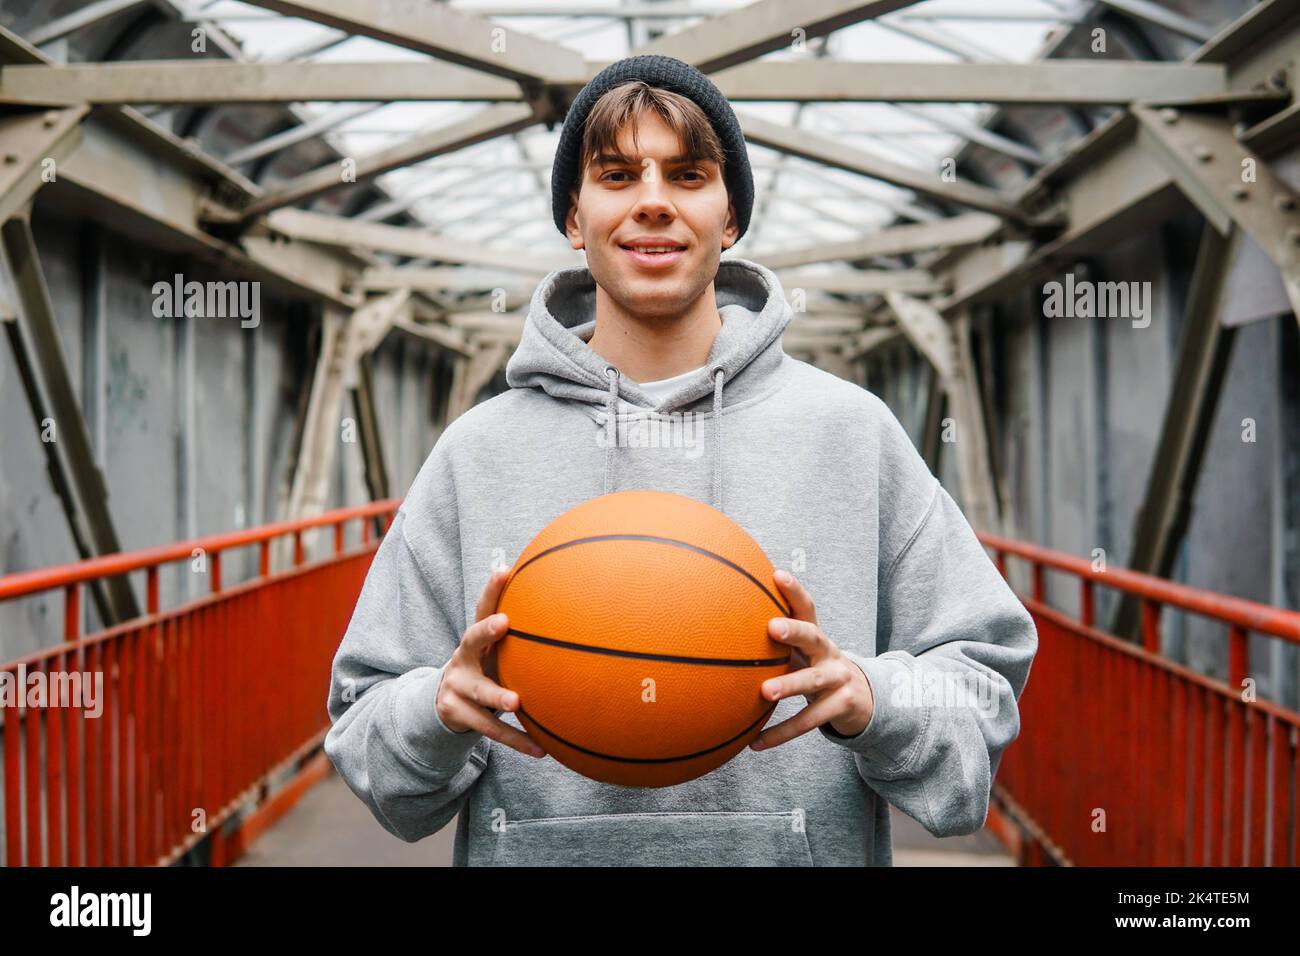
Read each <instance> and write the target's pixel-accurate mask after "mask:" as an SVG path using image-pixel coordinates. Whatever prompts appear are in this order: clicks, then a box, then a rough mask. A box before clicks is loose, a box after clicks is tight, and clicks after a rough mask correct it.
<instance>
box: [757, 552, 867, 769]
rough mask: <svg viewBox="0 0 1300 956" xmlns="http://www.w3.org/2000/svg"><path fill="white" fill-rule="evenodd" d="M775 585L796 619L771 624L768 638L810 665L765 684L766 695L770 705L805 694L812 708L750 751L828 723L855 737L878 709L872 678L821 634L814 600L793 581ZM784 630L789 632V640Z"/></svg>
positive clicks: (780, 575) (781, 578)
mask: <svg viewBox="0 0 1300 956" xmlns="http://www.w3.org/2000/svg"><path fill="white" fill-rule="evenodd" d="M776 583H777V585H778V586H779V587H780V588H781V592H782V593H783V594H784V595H785V597H786V599H787V601H788V602H789V604H790V609H791V611H792V612H793V614H794V616H793V617H774V618H772V620H771V621H769V622H768V633H769V634H771V635H772V638H773V640H776V641H780V642H781V643H782V644H788V645H789V646H790V649H791V652H792V654H793V656H794V658H795V660H800V659H802V661H804V662H806V663H805V666H803V667H801V668H800V669H799V670H796V671H794V672H792V673H789V674H785V675H783V676H781V677H773V678H772V679H770V680H766V681H764V682H763V686H762V690H761V693H762V694H763V697H764V698H765V699H767V700H781V699H782V698H785V697H793V696H794V695H795V694H803V695H804V698H805V699H806V700H807V701H808V706H807V707H805V708H804V709H803V710H801V711H800V712H799V713H797V714H795V715H794V716H793V717H791V718H789V719H788V720H785V721H783V722H781V723H779V724H777V725H776V726H775V727H768V728H767V729H766V730H764V731H763V732H762V733H761V734H759V735H758V737H757V738H755V740H754V742H753V743H751V744H750V745H749V746H750V748H751V749H753V750H767V749H769V748H771V747H776V746H778V745H780V744H783V743H785V742H786V741H787V740H793V739H794V738H795V737H798V736H800V735H802V734H806V733H807V732H808V731H810V730H816V729H817V728H818V727H820V726H821V725H822V724H826V723H829V724H830V725H831V729H832V730H834V731H835V732H836V733H840V734H844V735H845V736H848V737H856V736H857V735H858V734H860V733H862V731H863V730H864V729H866V726H867V723H868V722H869V721H870V720H871V712H872V709H873V707H874V704H875V697H874V695H873V693H872V690H871V683H870V682H869V681H868V680H867V675H866V674H864V673H863V672H862V668H860V667H858V665H857V664H855V663H853V661H851V660H849V659H848V658H847V657H845V656H844V654H843V653H841V652H840V649H839V647H837V646H836V644H835V642H834V641H832V640H831V639H830V638H829V637H827V636H826V635H825V634H824V633H822V629H821V627H820V626H819V625H818V624H817V611H816V608H814V607H813V600H812V596H811V595H810V594H809V593H808V592H807V591H806V590H805V589H804V586H803V585H802V584H800V583H799V582H798V580H796V579H795V577H794V575H792V574H790V573H789V572H786V571H777V572H776ZM782 625H784V626H785V627H786V628H787V629H788V631H787V633H786V635H785V636H784V637H782V635H781V627H782Z"/></svg>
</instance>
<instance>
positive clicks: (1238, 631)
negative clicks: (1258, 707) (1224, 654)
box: [1228, 624, 1250, 690]
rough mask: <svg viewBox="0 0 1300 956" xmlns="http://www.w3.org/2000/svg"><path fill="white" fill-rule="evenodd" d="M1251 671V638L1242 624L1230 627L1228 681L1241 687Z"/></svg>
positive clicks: (1236, 687) (1235, 687) (1238, 688)
mask: <svg viewBox="0 0 1300 956" xmlns="http://www.w3.org/2000/svg"><path fill="white" fill-rule="evenodd" d="M1249 672H1250V638H1249V635H1248V634H1247V632H1246V629H1245V628H1244V627H1242V626H1241V625H1240V624H1233V625H1230V626H1229V628H1228V683H1229V684H1231V685H1232V686H1233V688H1234V689H1236V690H1240V689H1241V682H1242V681H1243V680H1245V679H1246V675H1247V674H1248V673H1249Z"/></svg>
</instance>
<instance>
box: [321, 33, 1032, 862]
mask: <svg viewBox="0 0 1300 956" xmlns="http://www.w3.org/2000/svg"><path fill="white" fill-rule="evenodd" d="M552 190H553V196H554V213H555V222H556V226H557V228H559V229H560V230H561V232H563V233H564V234H565V235H566V236H568V238H569V240H570V242H571V243H572V245H573V247H574V248H575V249H583V250H585V251H586V256H587V263H588V267H587V268H583V269H565V270H559V271H556V272H554V273H552V274H551V275H549V276H547V277H546V278H545V280H544V281H543V282H542V283H541V285H540V286H539V287H538V289H537V291H536V293H535V294H534V296H533V299H532V303H531V308H530V311H529V315H528V318H527V322H526V324H525V327H524V331H523V335H522V338H521V341H520V344H519V348H518V349H517V351H516V352H515V353H514V355H513V357H512V358H511V359H510V362H509V364H508V366H507V370H506V377H507V381H508V382H509V384H510V385H511V389H510V391H508V392H506V393H505V394H502V395H498V396H496V397H494V398H492V399H491V400H489V401H487V402H484V403H482V404H480V405H478V406H476V407H475V408H473V409H472V410H470V411H469V412H467V413H465V414H464V415H462V416H461V417H460V418H458V419H457V420H456V421H454V422H453V423H452V424H451V425H449V426H448V427H447V429H446V430H445V431H444V433H443V434H442V436H441V437H440V438H439V440H438V442H437V443H436V445H435V446H434V449H433V451H432V453H431V454H430V455H429V458H428V460H427V461H426V462H425V464H424V466H423V467H422V468H421V470H420V473H419V475H418V476H417V477H416V479H415V481H414V483H413V484H412V486H411V489H410V491H409V493H408V494H407V496H406V498H405V500H404V502H403V504H402V507H401V509H400V511H399V512H398V514H397V517H396V519H395V520H394V523H393V526H392V528H391V530H390V531H389V533H388V535H387V536H386V537H385V538H384V541H383V543H382V545H381V546H380V548H379V550H378V553H377V554H376V556H375V560H374V564H373V566H372V567H371V570H370V573H369V575H368V577H367V579H366V582H365V586H364V588H363V590H362V593H361V596H360V599H359V601H358V603H357V607H356V611H355V613H354V614H353V617H352V621H351V624H350V626H349V628H348V631H347V634H346V636H345V637H344V640H343V643H342V646H341V647H340V648H339V651H338V655H337V657H336V658H335V661H334V672H333V682H332V686H331V689H330V695H329V704H328V706H329V713H330V717H331V719H332V720H333V722H334V724H333V727H332V729H331V730H330V732H329V735H328V736H327V738H326V740H325V750H326V752H327V753H328V754H329V756H330V758H331V760H332V761H333V762H334V765H335V766H336V767H337V768H338V770H339V772H340V773H341V774H342V776H343V777H344V779H345V780H347V782H348V784H349V786H351V788H352V789H353V790H354V791H355V792H356V794H357V795H358V796H359V797H361V799H362V800H364V801H365V803H366V804H367V805H368V806H369V807H370V809H371V811H372V812H373V813H374V815H375V817H376V818H377V819H378V820H379V822H380V823H381V824H382V825H383V826H384V827H385V828H386V829H388V830H389V831H390V832H392V833H394V834H396V835H397V836H399V837H401V838H402V839H404V840H408V841H414V840H419V839H421V838H422V837H425V836H427V835H428V834H430V833H433V832H435V831H436V830H438V829H440V828H442V827H443V826H444V825H446V824H447V823H448V822H449V821H450V820H451V819H452V818H453V817H455V816H456V815H457V814H458V813H459V814H460V818H459V822H458V825H457V829H456V840H455V863H456V864H457V865H475V864H713V865H745V864H760V865H761V864H787V865H807V864H817V865H857V866H861V865H889V864H890V863H891V862H892V857H891V846H890V831H889V814H888V807H887V803H886V801H888V803H892V804H894V805H895V806H897V807H899V808H900V809H901V810H903V811H904V812H906V813H908V814H909V815H911V816H912V817H914V818H916V819H917V820H918V821H920V822H921V823H922V824H923V825H924V826H925V827H926V829H927V830H929V831H930V832H932V833H934V834H936V835H940V836H947V835H952V834H963V833H971V832H973V831H975V830H977V829H979V828H980V827H981V826H982V825H983V823H984V819H985V816H986V814H987V810H988V801H989V790H990V785H991V780H992V777H993V775H994V772H995V771H996V769H997V764H998V761H999V759H1000V757H1001V754H1002V752H1003V751H1004V749H1005V748H1006V746H1007V745H1008V744H1009V743H1010V742H1011V741H1012V740H1013V739H1015V737H1016V736H1017V735H1018V733H1019V726H1020V724H1019V710H1018V706H1017V700H1018V697H1019V695H1020V693H1021V691H1022V689H1023V688H1024V685H1025V681H1026V679H1027V677H1028V673H1029V668H1030V662H1031V660H1032V658H1033V656H1034V652H1035V649H1036V647H1037V637H1036V634H1035V631H1034V627H1033V624H1032V621H1031V619H1030V617H1029V615H1028V614H1027V613H1026V611H1025V609H1024V607H1023V606H1022V605H1021V604H1020V602H1019V601H1018V600H1017V599H1016V597H1015V596H1014V595H1013V594H1012V593H1011V591H1010V589H1009V588H1008V587H1007V586H1006V584H1005V583H1004V582H1003V580H1002V578H1001V577H1000V576H999V574H998V573H997V570H996V569H995V568H994V566H993V564H992V562H991V561H990V560H989V559H988V557H987V555H986V554H985V552H984V550H983V549H982V548H981V546H980V544H979V542H978V541H977V540H976V538H975V535H974V533H973V532H972V531H971V529H970V527H969V525H967V523H966V522H965V520H964V519H963V518H962V515H961V512H960V511H959V510H958V509H957V507H956V505H955V504H954V502H953V500H952V499H951V498H950V497H949V496H948V494H947V492H946V491H944V489H943V488H942V487H940V485H939V483H938V481H936V480H935V478H934V476H933V475H932V474H931V473H930V471H929V469H928V468H927V467H926V465H925V464H924V462H923V461H922V459H921V458H920V456H919V455H918V454H917V453H916V450H915V449H914V448H913V446H912V444H911V442H910V440H909V439H908V437H907V435H906V433H905V432H904V431H903V429H902V428H901V427H900V425H899V424H898V422H897V421H896V420H895V418H894V417H893V416H892V415H891V414H890V412H889V410H888V409H887V408H886V407H885V406H884V404H883V403H881V402H880V400H879V399H877V398H876V397H875V396H874V395H872V394H871V393H870V392H867V391H865V390H863V389H861V388H859V387H857V386H855V385H853V384H851V383H849V382H846V381H844V380H842V379H839V378H837V377H835V376H832V375H830V374H828V373H826V372H823V371H821V370H819V369H817V368H815V367H813V366H811V365H808V364H806V363H803V362H799V361H796V360H794V359H792V358H791V357H790V356H788V355H786V354H785V353H784V352H783V350H782V348H781V333H782V331H783V330H784V329H785V327H786V325H787V323H789V322H790V320H791V318H792V313H791V309H790V306H789V304H788V303H787V302H786V300H785V297H784V293H783V292H782V289H781V286H780V284H779V283H778V281H777V279H776V277H775V275H773V273H772V272H770V271H769V270H768V269H766V268H764V267H763V266H760V265H758V264H757V263H754V262H749V261H746V260H744V259H730V260H728V261H726V262H722V261H721V253H722V251H723V250H724V249H727V248H730V247H731V246H732V245H733V244H735V242H736V241H737V240H738V239H739V238H740V237H741V236H742V235H743V234H744V232H745V230H746V228H747V227H748V224H749V216H750V208H751V205H752V202H753V183H752V179H751V176H750V170H749V162H748V159H747V156H746V151H745V144H744V141H743V139H742V137H741V133H740V128H739V125H738V123H737V121H736V118H735V115H734V114H733V113H732V111H731V107H730V105H729V104H728V103H727V101H726V100H725V99H724V98H723V97H722V96H721V95H720V94H719V93H718V90H717V88H716V87H715V86H714V85H713V84H712V83H711V82H710V81H709V80H708V78H707V77H705V76H704V75H703V74H701V73H700V72H699V71H697V70H695V69H694V68H692V67H690V66H688V65H687V64H685V63H682V62H680V61H677V60H673V59H670V58H667V57H658V56H651V57H633V58H629V59H626V60H622V61H619V62H618V63H615V64H613V65H611V66H610V67H609V68H607V69H606V70H604V71H602V72H601V73H600V75H598V76H597V77H595V78H594V79H593V80H592V81H591V83H589V84H588V85H587V87H585V88H584V89H583V91H582V92H581V93H580V94H579V96H578V97H577V99H576V100H575V102H574V104H573V106H572V108H571V109H570V111H569V114H568V116H567V118H566V121H565V125H564V129H563V133H562V135H561V139H560V145H559V148H558V150H557V153H556V158H555V169H554V174H553V178H552ZM629 418H631V419H635V420H638V421H639V422H640V427H646V426H647V425H657V424H658V423H660V422H662V421H665V420H666V421H670V422H674V423H683V422H687V423H689V424H691V425H695V426H697V427H698V430H697V431H696V433H695V434H694V435H693V437H694V438H695V439H702V441H703V444H704V447H705V449H706V450H707V455H706V454H701V451H702V449H701V448H700V447H699V445H700V442H699V441H697V440H692V441H675V442H666V443H665V442H659V443H650V442H638V441H635V440H630V439H627V440H625V436H626V435H627V434H628V433H627V430H626V428H625V427H623V426H624V425H626V423H627V420H628V419H629ZM616 423H617V424H616ZM724 426H725V427H724ZM681 432H682V434H690V433H691V432H692V429H691V428H689V427H686V426H685V425H683V426H682V428H681ZM724 435H725V440H724ZM632 488H653V489H659V490H663V491H671V492H675V493H678V494H682V495H688V496H691V497H694V498H697V499H699V500H701V501H706V502H708V503H709V504H711V505H713V506H714V507H715V508H718V509H719V510H721V511H723V512H724V513H725V514H727V515H728V516H729V517H730V518H732V519H733V520H734V521H736V522H737V523H738V524H739V525H740V526H741V527H743V528H744V529H746V530H747V531H748V532H749V533H750V534H751V535H752V536H753V537H754V538H755V540H756V541H757V542H758V543H759V544H760V545H761V546H762V547H763V549H764V551H765V552H766V554H767V555H768V556H769V557H770V558H771V559H772V562H773V564H774V565H776V567H777V568H778V569H779V570H778V578H780V577H781V575H782V574H783V573H784V574H785V575H786V577H785V579H784V580H781V581H780V582H779V583H780V585H781V587H782V590H783V591H784V593H785V596H786V598H787V599H788V601H789V603H790V606H791V607H792V608H793V609H794V611H795V613H794V615H793V617H792V618H789V619H786V618H774V619H773V621H772V624H771V634H772V635H773V637H774V638H775V639H778V640H782V641H785V642H787V643H788V644H789V645H790V646H791V647H792V648H794V649H795V651H796V654H795V657H796V660H798V661H799V662H800V664H802V665H805V666H803V667H801V668H800V669H798V670H796V671H793V672H792V673H790V674H787V675H785V676H782V677H780V678H776V679H772V680H769V681H766V682H765V683H764V686H763V692H764V693H765V695H767V697H768V699H769V700H772V701H774V702H776V709H775V711H774V713H773V715H772V718H771V720H770V721H769V723H768V724H767V726H766V729H765V730H764V731H763V733H762V735H761V736H760V737H759V739H758V740H757V741H756V742H755V744H754V745H753V746H752V747H751V749H747V750H743V751H741V753H740V754H739V755H737V756H736V757H734V758H733V759H732V760H730V761H729V762H727V763H726V764H724V765H723V766H721V767H719V768H718V769H716V770H714V771H712V772H711V773H708V774H706V775H704V776H702V777H699V778H697V779H695V780H692V781H689V782H687V783H684V784H680V785H677V786H673V787H665V788H658V789H642V788H635V787H622V786H613V785H608V784H602V783H598V782H595V781H593V780H590V779H587V778H585V777H582V776H580V775H578V774H576V773H573V772H572V771H570V770H568V769H567V768H566V767H564V766H563V765H561V764H560V763H558V762H557V761H555V760H553V759H549V758H546V757H545V756H544V752H543V750H542V749H541V747H540V746H539V745H538V744H539V742H538V741H535V740H533V739H532V738H531V737H530V736H529V735H527V734H526V733H525V732H524V731H523V728H522V725H521V724H520V723H519V721H518V720H517V719H516V717H515V715H514V713H513V712H514V711H515V710H517V709H518V708H519V707H520V705H521V704H523V703H524V702H522V701H520V700H519V696H518V695H517V694H515V693H513V692H510V691H507V690H505V689H504V688H502V687H501V686H499V685H498V684H497V683H496V681H495V680H494V679H493V674H492V668H491V665H490V662H491V657H490V654H489V652H490V651H491V649H492V647H493V645H494V644H495V643H496V642H497V641H499V640H500V639H501V637H502V636H503V635H504V633H505V630H506V627H507V624H508V622H506V621H505V620H503V618H504V617H505V615H502V614H494V613H493V611H494V609H495V607H496V602H497V597H498V595H499V593H500V588H501V584H502V583H503V581H504V579H505V577H506V571H505V569H507V568H508V567H509V566H510V565H511V563H512V562H513V561H514V560H515V558H516V557H517V556H518V555H519V553H520V552H521V551H522V550H523V549H524V548H525V547H526V546H527V544H528V543H529V541H531V540H532V538H533V537H534V536H535V535H536V534H537V533H538V532H539V531H540V530H541V529H542V528H544V527H545V526H546V525H547V524H549V523H550V522H551V521H552V520H553V519H554V518H556V517H557V516H559V515H560V514H562V513H564V512H565V511H568V510H569V509H570V508H572V507H574V506H575V505H577V504H579V503H581V502H583V501H585V500H587V499H589V498H592V497H594V496H597V495H601V494H605V493H609V492H613V491H620V490H626V489H632ZM788 570H795V571H797V572H798V579H795V578H793V577H790V576H789V574H788ZM484 582H486V585H485V583H484ZM610 599H611V600H617V599H618V596H617V595H611V596H610ZM783 627H784V628H786V629H787V630H786V631H785V633H784V634H783V633H782V628H783ZM810 731H816V732H815V733H810Z"/></svg>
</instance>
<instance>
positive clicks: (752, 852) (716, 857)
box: [475, 810, 812, 866]
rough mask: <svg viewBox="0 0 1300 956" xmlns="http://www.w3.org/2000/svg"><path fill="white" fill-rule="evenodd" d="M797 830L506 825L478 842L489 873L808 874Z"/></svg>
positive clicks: (614, 820)
mask: <svg viewBox="0 0 1300 956" xmlns="http://www.w3.org/2000/svg"><path fill="white" fill-rule="evenodd" d="M803 824H804V819H803V816H802V814H801V813H800V812H799V811H797V810H791V811H784V812H778V811H771V812H765V811H715V812H698V813H663V812H657V813H605V814H595V815H590V816H571V817H538V818H535V819H531V820H528V819H523V820H506V821H503V822H501V823H498V824H497V827H496V828H495V829H494V830H492V831H491V832H489V833H487V834H485V835H484V836H483V837H482V839H483V841H484V842H485V843H487V844H488V846H487V847H486V849H487V850H488V852H487V853H484V854H482V855H481V856H482V857H484V858H486V862H487V864H488V865H490V866H811V865H812V852H811V850H810V848H809V846H808V837H807V834H806V833H805V832H804V826H803ZM475 855H479V854H475Z"/></svg>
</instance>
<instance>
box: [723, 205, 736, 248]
mask: <svg viewBox="0 0 1300 956" xmlns="http://www.w3.org/2000/svg"><path fill="white" fill-rule="evenodd" d="M738 239H740V224H739V223H738V222H737V221H736V204H735V203H734V202H728V203H727V224H726V225H725V226H723V227H722V248H723V249H730V248H731V247H732V246H734V245H735V244H736V241H737V240H738Z"/></svg>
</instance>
